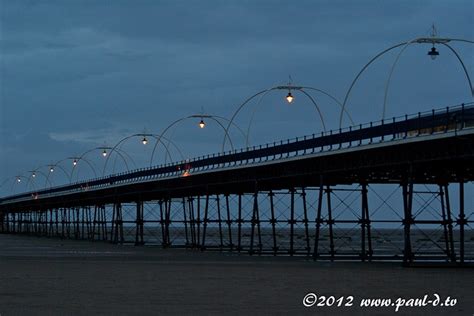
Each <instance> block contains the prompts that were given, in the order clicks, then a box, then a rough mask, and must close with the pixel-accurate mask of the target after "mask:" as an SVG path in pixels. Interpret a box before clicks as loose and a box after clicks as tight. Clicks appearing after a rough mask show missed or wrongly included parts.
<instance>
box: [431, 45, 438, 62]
mask: <svg viewBox="0 0 474 316" xmlns="http://www.w3.org/2000/svg"><path fill="white" fill-rule="evenodd" d="M428 56H430V57H431V59H432V60H435V59H436V57H437V56H439V52H438V51H437V50H436V47H434V46H433V47H431V50H430V51H429V52H428Z"/></svg>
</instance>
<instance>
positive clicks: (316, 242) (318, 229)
mask: <svg viewBox="0 0 474 316" xmlns="http://www.w3.org/2000/svg"><path fill="white" fill-rule="evenodd" d="M323 197H324V186H323V177H322V176H321V179H320V183H319V196H318V210H317V213H316V231H315V236H314V252H313V259H314V260H317V259H318V256H319V252H318V250H319V235H320V233H321V223H322V222H323V220H322V218H321V210H322V207H323Z"/></svg>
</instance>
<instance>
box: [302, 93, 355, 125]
mask: <svg viewBox="0 0 474 316" xmlns="http://www.w3.org/2000/svg"><path fill="white" fill-rule="evenodd" d="M301 89H308V90H314V91H317V92H320V93H322V94H324V95H325V96H327V97H329V98H330V99H331V100H333V101H334V102H335V103H336V104H337V105H339V107H340V108H341V111H343V112H344V113H345V114H346V116H347V117H348V118H349V121H351V124H352V125H355V123H354V120H353V119H352V115H351V114H350V113H349V111H347V109H345V108H344V107H343V105H342V103H341V101H339V100H338V99H336V97H334V96H333V95H331V94H330V93H328V92H326V91H324V90H321V89H317V88H313V87H301Z"/></svg>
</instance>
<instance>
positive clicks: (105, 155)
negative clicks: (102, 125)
mask: <svg viewBox="0 0 474 316" xmlns="http://www.w3.org/2000/svg"><path fill="white" fill-rule="evenodd" d="M102 156H103V157H107V150H105V149H104V151H103V152H102Z"/></svg>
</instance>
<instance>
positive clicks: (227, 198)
mask: <svg viewBox="0 0 474 316" xmlns="http://www.w3.org/2000/svg"><path fill="white" fill-rule="evenodd" d="M225 205H226V210H227V221H226V223H227V228H228V231H229V246H230V251H232V250H234V244H233V242H232V219H231V217H230V205H229V194H226V195H225Z"/></svg>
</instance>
